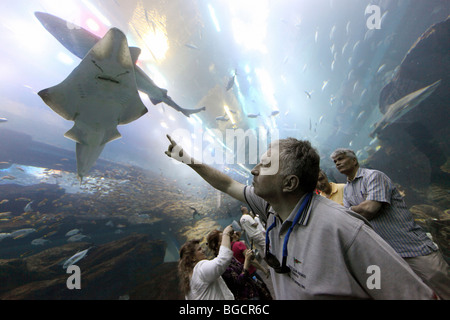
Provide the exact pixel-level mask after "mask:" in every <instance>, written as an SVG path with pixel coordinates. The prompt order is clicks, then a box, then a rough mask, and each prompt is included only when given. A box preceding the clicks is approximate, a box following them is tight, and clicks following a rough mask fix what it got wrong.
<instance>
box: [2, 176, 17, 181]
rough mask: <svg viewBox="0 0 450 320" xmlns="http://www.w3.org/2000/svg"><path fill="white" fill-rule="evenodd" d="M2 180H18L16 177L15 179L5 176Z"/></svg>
mask: <svg viewBox="0 0 450 320" xmlns="http://www.w3.org/2000/svg"><path fill="white" fill-rule="evenodd" d="M2 180H16V177H14V176H4V177H2Z"/></svg>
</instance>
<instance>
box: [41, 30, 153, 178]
mask: <svg viewBox="0 0 450 320" xmlns="http://www.w3.org/2000/svg"><path fill="white" fill-rule="evenodd" d="M138 55H139V52H137V51H136V50H133V56H134V59H133V58H132V54H131V53H130V49H129V47H128V42H127V39H126V37H125V35H124V34H123V33H122V31H120V30H119V29H116V28H112V29H111V30H109V31H108V33H107V34H106V35H105V36H104V37H103V38H102V39H101V40H100V41H99V42H97V43H96V44H95V46H94V47H93V48H92V49H91V50H90V51H89V52H88V54H87V55H86V57H85V58H84V59H83V60H82V61H81V63H80V64H79V65H78V66H77V67H76V68H75V69H74V70H73V71H72V72H71V73H70V75H69V76H68V77H67V78H66V79H65V80H64V81H63V82H61V83H60V84H58V85H57V86H54V87H51V88H47V89H44V90H42V91H40V92H39V93H38V94H39V96H40V97H41V98H42V100H44V102H45V103H46V104H47V105H48V106H49V107H50V108H51V109H52V110H53V111H55V112H56V113H57V114H59V115H60V116H61V117H63V118H64V119H66V120H71V121H74V126H73V127H72V129H70V130H69V131H67V132H66V133H65V135H64V136H65V137H67V138H69V139H72V140H74V141H75V142H76V156H77V173H78V178H79V179H80V181H82V179H83V177H84V176H86V174H87V173H88V171H89V169H90V168H91V167H92V166H93V165H94V163H95V162H96V160H97V159H98V157H99V156H100V154H101V152H102V151H103V148H104V147H105V144H106V143H108V142H110V141H113V140H115V139H118V138H120V137H121V135H120V133H119V131H118V130H117V126H118V125H123V124H128V123H130V122H132V121H134V120H137V119H139V118H140V117H141V116H143V115H144V114H145V113H147V111H148V110H147V108H146V107H145V105H144V104H143V103H142V101H141V99H140V97H139V93H138V91H137V86H136V80H135V79H136V78H135V74H134V61H135V60H136V59H137V56H138Z"/></svg>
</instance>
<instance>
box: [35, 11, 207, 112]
mask: <svg viewBox="0 0 450 320" xmlns="http://www.w3.org/2000/svg"><path fill="white" fill-rule="evenodd" d="M35 16H36V18H38V20H39V21H40V22H41V23H42V25H43V26H44V28H45V29H47V31H48V32H50V33H51V34H52V35H53V36H54V37H55V38H56V39H57V40H58V41H59V42H60V43H61V44H62V45H63V46H64V47H65V48H66V49H68V50H69V51H70V52H72V53H73V54H74V55H76V56H77V57H78V58H80V59H83V58H84V57H85V55H86V54H87V53H88V52H89V50H90V49H91V48H92V47H93V46H94V45H95V44H96V43H97V42H98V41H99V40H100V37H97V36H96V35H94V34H92V33H90V32H89V31H87V30H85V29H83V28H81V27H80V26H77V25H74V24H72V23H70V22H68V21H66V20H63V19H61V18H58V17H56V16H53V15H51V14H48V13H44V12H35ZM136 49H137V50H140V49H138V48H130V50H131V51H134V50H136ZM134 69H135V70H134V71H135V75H136V84H137V87H138V89H139V91H142V92H144V93H145V94H147V95H148V97H149V98H150V101H151V102H152V103H153V104H154V105H157V104H158V103H161V102H164V103H165V104H167V105H169V106H171V107H172V108H174V109H175V110H177V111H179V112H181V113H183V114H184V115H185V116H187V117H189V116H190V115H191V114H193V113H197V112H200V111H204V110H205V109H206V108H205V107H202V108H198V109H185V108H182V107H180V106H179V105H178V104H176V103H175V101H173V100H172V98H171V97H169V96H168V95H167V90H166V89H162V88H159V87H158V86H157V85H156V84H155V83H154V82H153V80H152V79H151V78H150V77H149V76H148V75H147V74H146V73H145V72H144V71H143V70H142V69H141V68H139V67H138V66H136V65H135V66H134Z"/></svg>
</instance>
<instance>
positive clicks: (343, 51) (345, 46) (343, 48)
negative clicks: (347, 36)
mask: <svg viewBox="0 0 450 320" xmlns="http://www.w3.org/2000/svg"><path fill="white" fill-rule="evenodd" d="M347 46H348V42H346V43H345V44H344V46H343V47H342V51H341V54H342V55H344V53H345V49H347Z"/></svg>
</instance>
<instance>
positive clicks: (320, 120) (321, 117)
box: [319, 116, 323, 124]
mask: <svg viewBox="0 0 450 320" xmlns="http://www.w3.org/2000/svg"><path fill="white" fill-rule="evenodd" d="M322 121H323V116H320V118H319V124H321V123H322Z"/></svg>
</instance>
